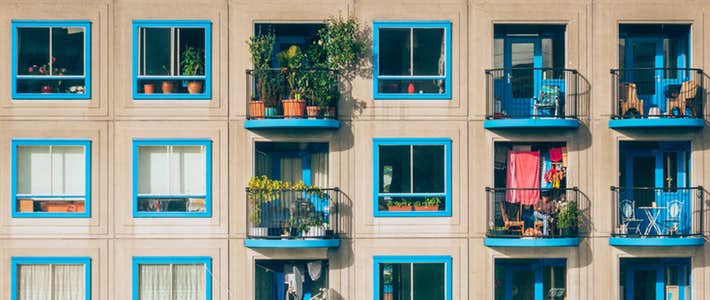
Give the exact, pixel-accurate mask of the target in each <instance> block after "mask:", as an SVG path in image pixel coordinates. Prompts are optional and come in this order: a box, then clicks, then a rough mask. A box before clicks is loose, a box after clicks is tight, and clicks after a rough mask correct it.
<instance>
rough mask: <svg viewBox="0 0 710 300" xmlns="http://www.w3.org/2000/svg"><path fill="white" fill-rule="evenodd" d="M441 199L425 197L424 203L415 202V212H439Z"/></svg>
mask: <svg viewBox="0 0 710 300" xmlns="http://www.w3.org/2000/svg"><path fill="white" fill-rule="evenodd" d="M439 204H441V199H439V197H426V198H425V200H424V201H415V202H414V210H415V211H437V210H439Z"/></svg>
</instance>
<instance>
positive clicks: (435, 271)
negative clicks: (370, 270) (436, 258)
mask: <svg viewBox="0 0 710 300" xmlns="http://www.w3.org/2000/svg"><path fill="white" fill-rule="evenodd" d="M445 272H446V264H444V263H381V264H379V276H380V280H379V282H380V286H379V291H380V292H379V293H380V299H383V300H389V299H391V300H437V299H441V300H443V299H446V273H445Z"/></svg>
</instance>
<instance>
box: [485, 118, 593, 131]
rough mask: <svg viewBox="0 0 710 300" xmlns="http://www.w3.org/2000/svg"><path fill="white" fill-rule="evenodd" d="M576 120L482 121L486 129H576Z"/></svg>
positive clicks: (577, 125)
mask: <svg viewBox="0 0 710 300" xmlns="http://www.w3.org/2000/svg"><path fill="white" fill-rule="evenodd" d="M579 124H580V123H579V120H577V119H559V118H533V119H493V120H485V121H483V128H486V129H516V128H518V129H525V128H531V129H535V128H571V129H574V128H578V127H579Z"/></svg>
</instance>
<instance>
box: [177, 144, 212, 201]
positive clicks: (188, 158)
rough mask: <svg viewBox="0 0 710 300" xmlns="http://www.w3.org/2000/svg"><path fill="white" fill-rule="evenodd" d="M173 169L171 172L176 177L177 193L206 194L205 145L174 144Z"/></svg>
mask: <svg viewBox="0 0 710 300" xmlns="http://www.w3.org/2000/svg"><path fill="white" fill-rule="evenodd" d="M171 160H172V162H171V164H173V166H174V167H173V169H174V170H178V171H176V172H173V174H171V175H172V176H174V178H175V177H176V179H175V180H174V181H173V182H174V184H173V185H174V187H173V188H172V189H171V190H172V192H173V193H175V194H185V195H204V194H205V179H206V178H205V174H206V173H205V172H206V171H205V147H203V146H173V157H172V159H171Z"/></svg>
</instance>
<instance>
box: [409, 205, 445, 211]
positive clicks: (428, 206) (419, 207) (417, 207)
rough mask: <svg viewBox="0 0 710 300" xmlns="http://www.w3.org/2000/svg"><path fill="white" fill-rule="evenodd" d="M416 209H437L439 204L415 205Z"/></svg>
mask: <svg viewBox="0 0 710 300" xmlns="http://www.w3.org/2000/svg"><path fill="white" fill-rule="evenodd" d="M414 210H415V211H437V210H439V206H437V205H424V206H416V205H415V206H414Z"/></svg>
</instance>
